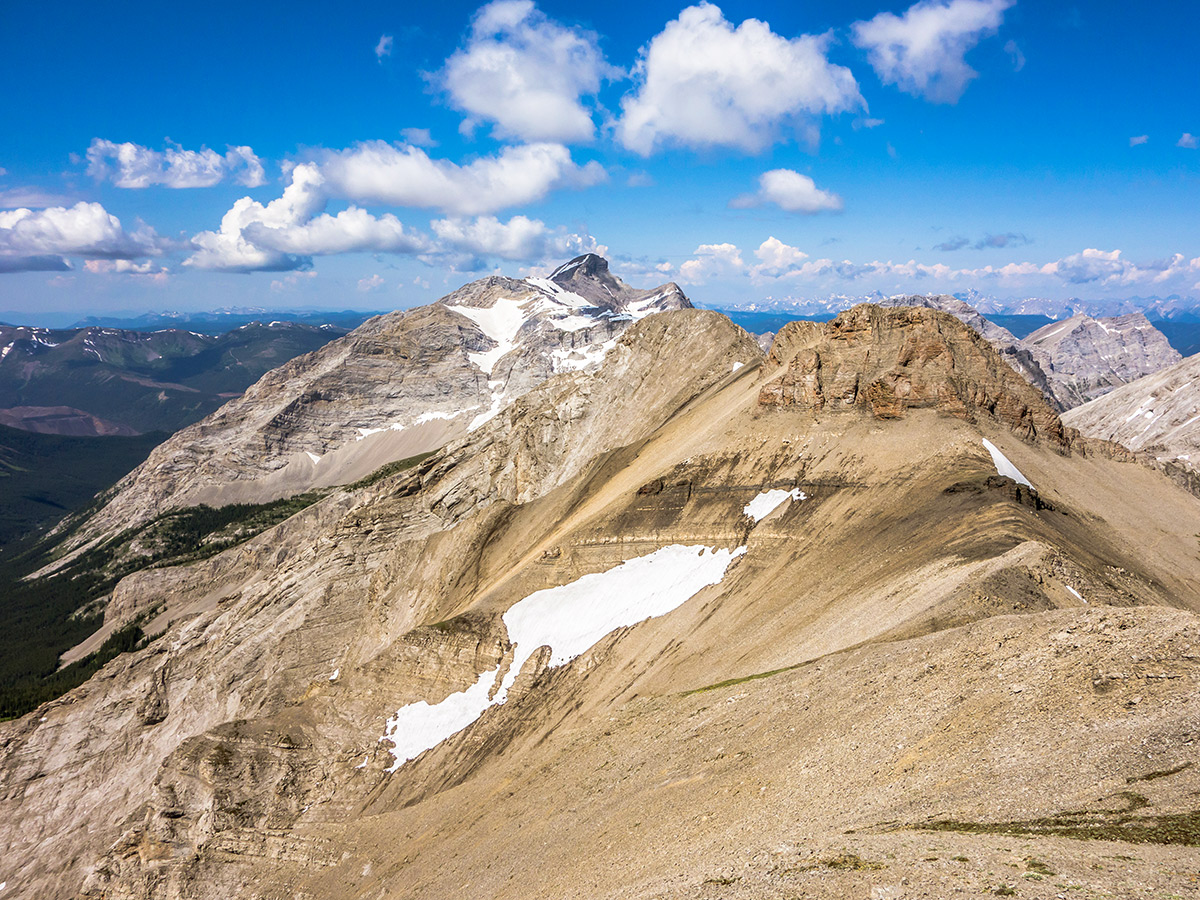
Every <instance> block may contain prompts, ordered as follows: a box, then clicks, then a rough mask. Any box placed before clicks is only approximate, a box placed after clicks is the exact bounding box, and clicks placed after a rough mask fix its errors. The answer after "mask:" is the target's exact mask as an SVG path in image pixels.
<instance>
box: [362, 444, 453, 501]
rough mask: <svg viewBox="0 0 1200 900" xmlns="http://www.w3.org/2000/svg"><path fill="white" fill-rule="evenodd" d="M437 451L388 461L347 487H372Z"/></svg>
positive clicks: (416, 464) (419, 462)
mask: <svg viewBox="0 0 1200 900" xmlns="http://www.w3.org/2000/svg"><path fill="white" fill-rule="evenodd" d="M437 452H438V451H437V450H430V451H429V452H428V453H418V454H417V455H416V456H409V457H406V458H404V459H398V460H396V461H395V462H390V463H386V464H384V465H382V466H380V467H379V468H378V469H376V470H375V471H374V472H372V473H371V474H370V475H367V476H365V477H363V478H360V479H358V481H355V482H354V483H353V484H348V485H346V487H345V489H346V490H348V491H358V490H361V489H362V488H365V487H370V486H371V485H373V484H375V483H376V482H378V481H382V480H383V479H385V478H388V477H390V476H392V475H396V474H398V473H399V472H405V471H407V470H408V469H412V468H415V467H416V466H419V465H420V464H421V463H423V462H425V460H427V459H429V457H431V456H433V455H434V454H435V453H437Z"/></svg>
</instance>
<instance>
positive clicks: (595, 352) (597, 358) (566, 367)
mask: <svg viewBox="0 0 1200 900" xmlns="http://www.w3.org/2000/svg"><path fill="white" fill-rule="evenodd" d="M615 346H617V339H616V338H612V339H610V340H607V341H605V342H604V343H602V344H588V345H587V346H584V347H574V348H571V349H569V350H568V349H566V348H559V349H557V350H551V351H550V357H551V359H553V360H554V371H555V373H559V372H582V371H583V370H585V369H587V368H589V367H591V366H598V365H599V364H600V363H601V362H602V361H603V359H604V357H605V355H606V354H607V353H608V351H609V350H611V349H612V348H613V347H615Z"/></svg>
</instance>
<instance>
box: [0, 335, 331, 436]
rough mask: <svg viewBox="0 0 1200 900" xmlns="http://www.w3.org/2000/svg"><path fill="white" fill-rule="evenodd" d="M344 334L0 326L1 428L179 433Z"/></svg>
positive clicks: (131, 433)
mask: <svg viewBox="0 0 1200 900" xmlns="http://www.w3.org/2000/svg"><path fill="white" fill-rule="evenodd" d="M346 333H347V329H346V328H345V327H343V326H341V325H337V324H333V323H330V322H325V323H322V324H320V325H311V324H306V323H300V322H286V321H278V320H276V321H269V322H260V321H252V322H248V323H244V324H242V325H240V326H238V327H236V328H233V329H232V330H230V331H226V332H224V333H222V334H219V335H212V334H205V333H201V332H197V331H192V330H184V329H180V328H170V329H162V330H157V331H145V330H130V329H123V328H116V327H108V326H90V327H86V328H70V329H50V328H30V327H23V326H22V327H14V326H9V325H0V422H3V423H4V424H7V425H11V426H14V427H19V428H24V429H26V430H29V431H39V432H43V433H54V434H73V435H97V434H124V435H133V434H142V433H145V432H149V431H167V432H173V431H177V430H178V429H180V428H182V427H183V426H185V425H188V424H190V423H192V422H195V421H196V420H197V419H200V418H203V417H204V416H206V415H208V414H209V413H210V412H212V411H213V410H215V409H216V408H217V407H219V406H220V405H221V404H223V403H225V402H226V401H227V400H229V399H231V398H232V397H236V396H238V395H240V394H241V393H242V392H243V391H244V390H245V389H246V388H247V387H248V386H249V385H251V384H253V383H254V382H255V381H257V380H258V379H259V378H260V377H261V376H262V375H263V374H264V373H265V372H267V371H269V370H271V369H274V368H277V367H278V366H281V365H283V364H284V363H285V362H287V361H288V360H290V359H293V358H294V357H296V356H300V355H301V354H304V353H309V352H311V351H313V350H316V349H318V348H319V347H323V346H324V345H325V344H327V343H329V341H331V340H333V339H334V338H338V337H341V336H342V335H344V334H346Z"/></svg>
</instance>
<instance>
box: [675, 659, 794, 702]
mask: <svg viewBox="0 0 1200 900" xmlns="http://www.w3.org/2000/svg"><path fill="white" fill-rule="evenodd" d="M803 665H804V663H796V664H795V665H794V666H784V667H783V668H782V669H772V670H771V671H769V672H756V673H755V674H753V675H743V676H742V677H741V678H729V679H727V680H725V681H718V682H717V683H716V684H709V685H705V686H704V687H698V688H693V689H692V690H690V691H684V692H683V696H684V697H690V696H692V694H703V693H705V692H707V691H717V690H720V689H721V688H727V687H733V686H734V685H736V684H745V683H746V682H748V681H758V680H759V679H761V678H770V677H771V676H772V675H779V674H782V673H783V672H794V671H795V670H796V669H799V668H800V667H801V666H803Z"/></svg>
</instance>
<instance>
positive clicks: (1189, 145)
mask: <svg viewBox="0 0 1200 900" xmlns="http://www.w3.org/2000/svg"><path fill="white" fill-rule="evenodd" d="M1175 146H1176V147H1183V148H1184V149H1185V150H1195V149H1196V148H1197V147H1200V138H1198V137H1196V136H1195V135H1194V134H1188V133H1187V132H1186V131H1185V132H1184V133H1183V136H1182V137H1180V138H1179V140H1178V141H1177V142H1176V143H1175Z"/></svg>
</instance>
